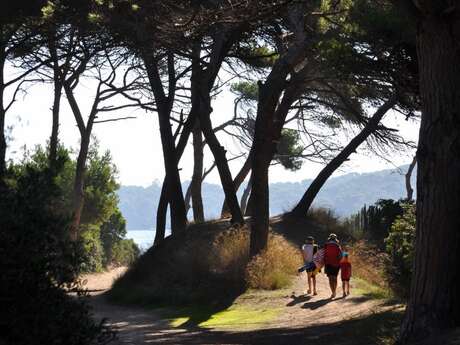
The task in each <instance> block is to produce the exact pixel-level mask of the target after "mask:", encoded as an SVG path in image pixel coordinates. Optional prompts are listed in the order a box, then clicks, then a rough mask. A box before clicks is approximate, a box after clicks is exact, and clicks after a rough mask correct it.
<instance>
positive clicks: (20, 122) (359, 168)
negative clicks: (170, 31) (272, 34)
mask: <svg viewBox="0 0 460 345" xmlns="http://www.w3.org/2000/svg"><path fill="white" fill-rule="evenodd" d="M91 95H92V90H91V88H89V87H86V88H81V89H80V90H79V93H78V94H77V99H78V100H79V102H80V104H81V105H82V106H83V107H88V106H89V105H90V104H91V102H92V96H91ZM52 100H53V99H52V86H51V85H46V84H37V85H35V86H33V87H30V88H29V89H28V90H27V94H26V95H23V96H19V97H18V100H17V102H16V103H15V104H14V105H13V107H12V108H11V110H10V111H9V113H8V114H7V119H6V123H7V126H11V127H12V132H11V135H12V138H13V140H12V141H11V142H10V143H9V148H8V152H7V157H8V158H12V159H18V158H20V157H21V156H22V154H23V153H22V152H23V149H22V147H23V146H24V145H25V146H26V147H27V149H29V150H30V149H32V148H33V147H34V146H35V145H37V144H41V145H45V143H46V141H47V140H48V138H49V135H50V133H51V110H50V109H51V106H52ZM212 106H213V109H214V112H213V115H212V121H213V124H214V125H218V124H219V123H221V122H223V121H225V120H226V119H229V118H230V117H231V116H232V112H233V95H232V94H231V93H230V92H229V91H225V92H222V93H221V94H220V95H219V96H218V98H217V99H216V100H215V101H214V103H213V105H212ZM61 107H62V110H61V121H60V140H61V142H64V143H65V145H66V146H67V147H69V146H70V147H72V148H75V149H77V148H78V140H79V132H78V129H77V127H76V125H75V120H74V118H73V115H72V112H71V111H70V109H69V107H68V104H67V99H66V98H65V97H63V99H62V103H61ZM121 116H123V117H124V116H137V118H136V119H132V120H125V121H120V122H109V123H103V124H96V125H95V129H94V131H93V133H94V134H95V135H96V136H97V138H98V139H99V141H100V146H101V149H102V150H106V149H108V150H110V152H111V154H112V156H113V160H114V163H115V164H116V166H117V167H118V170H119V182H120V183H122V184H123V185H141V186H148V185H150V184H151V183H152V182H153V181H154V180H162V179H163V177H164V169H163V156H162V150H161V142H160V136H159V129H158V122H157V116H156V114H154V113H153V114H147V113H145V112H144V111H133V110H132V109H125V110H122V111H119V112H114V113H105V114H103V115H101V117H100V119H106V118H114V117H121ZM384 124H386V125H387V126H390V127H393V128H397V129H399V130H400V134H401V135H403V136H404V138H405V139H407V140H412V141H415V142H416V141H417V137H418V127H419V126H418V124H417V123H414V122H412V121H405V120H404V118H403V117H402V116H401V115H398V114H395V113H389V114H387V116H386V117H385V119H384ZM221 139H222V143H223V144H225V146H226V148H227V150H228V151H229V152H233V153H238V152H239V150H238V147H237V146H236V145H235V144H234V143H233V141H232V140H230V139H228V138H224V137H221ZM190 146H191V145H189V147H188V149H187V150H186V151H185V153H184V155H183V157H182V160H181V162H180V168H181V169H182V170H181V177H182V180H183V181H186V180H189V179H190V178H191V174H192V167H193V157H192V152H191V149H190ZM413 154H414V152H413V151H408V152H406V153H405V154H401V153H395V154H390V155H389V156H388V157H387V159H390V160H391V161H392V164H391V163H388V162H386V161H384V160H383V159H380V158H378V157H376V156H374V155H372V154H370V153H366V152H363V150H359V151H358V153H356V154H353V155H352V156H351V157H350V160H349V161H348V162H347V164H346V165H345V166H344V167H343V168H342V169H341V170H340V171H338V172H337V173H336V175H340V174H344V173H349V172H369V171H375V170H381V169H387V168H393V167H394V166H398V165H402V164H408V163H409V162H410V161H411V159H412V158H411V157H412V156H413ZM211 163H212V157H211V155H210V153H209V151H207V152H206V158H205V167H208V166H210V165H211ZM242 163H243V162H242V160H235V161H233V162H231V163H230V165H231V169H232V173H233V174H236V172H237V171H238V170H239V168H240V166H241V164H242ZM321 167H322V166H321V165H319V164H313V163H309V162H306V163H305V164H304V165H303V167H302V168H301V169H300V170H299V171H296V172H289V171H286V170H284V169H283V168H282V167H280V166H274V167H272V168H271V170H270V181H271V182H279V181H300V180H303V179H307V178H313V177H314V176H315V175H316V174H317V173H318V172H319V171H320V169H321ZM206 182H212V183H219V176H218V174H217V171H216V169H215V171H213V172H212V173H211V174H210V175H209V176H208V177H207V179H206Z"/></svg>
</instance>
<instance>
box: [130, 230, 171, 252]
mask: <svg viewBox="0 0 460 345" xmlns="http://www.w3.org/2000/svg"><path fill="white" fill-rule="evenodd" d="M170 234H171V230H170V229H166V236H168V235H170ZM126 238H132V239H133V240H134V242H135V243H136V244H137V245H138V246H139V249H140V250H141V251H142V252H144V251H146V250H147V249H149V248H150V247H151V246H152V244H153V240H154V239H155V230H153V229H150V230H128V231H127V234H126Z"/></svg>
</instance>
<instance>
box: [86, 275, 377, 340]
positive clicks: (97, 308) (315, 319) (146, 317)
mask: <svg viewBox="0 0 460 345" xmlns="http://www.w3.org/2000/svg"><path fill="white" fill-rule="evenodd" d="M125 270H126V269H125V268H117V269H113V270H111V271H110V272H104V273H99V274H90V275H85V276H84V277H83V279H85V280H86V281H87V283H86V287H87V288H88V289H89V290H90V291H91V292H90V294H91V297H90V298H91V304H92V305H93V308H94V315H95V317H96V318H97V319H102V318H107V319H108V322H109V324H110V325H112V327H113V328H115V329H116V330H117V333H118V335H117V340H116V341H115V342H114V344H117V345H118V344H133V345H140V344H304V343H305V344H324V339H325V337H326V338H327V337H328V336H333V334H334V332H337V331H338V328H340V325H339V326H334V327H332V326H331V325H332V324H334V325H337V323H340V322H341V321H344V320H349V319H350V318H353V317H358V316H361V315H368V314H371V313H373V312H375V311H377V310H383V309H384V308H385V307H383V306H382V302H379V301H375V300H366V299H364V298H363V297H362V296H353V291H352V294H351V296H349V297H347V298H340V297H339V298H336V299H334V300H331V299H329V296H330V290H329V286H328V281H327V277H326V276H325V275H324V274H320V275H319V276H318V282H317V284H318V295H317V296H311V295H305V294H304V293H305V292H306V290H307V283H306V276H305V275H303V274H302V275H301V276H299V277H298V278H297V279H296V281H295V283H294V285H293V288H292V290H293V291H292V292H291V293H286V294H285V295H283V296H278V297H274V298H267V296H266V295H265V296H264V295H263V294H262V295H261V296H258V295H257V294H252V295H251V294H249V296H248V295H243V296H242V297H241V298H240V299H237V300H236V301H235V302H236V303H247V302H248V301H247V299H250V303H252V304H254V305H257V306H258V307H259V308H260V307H261V306H262V307H263V306H264V305H266V306H267V307H268V306H270V307H280V308H283V310H282V312H281V314H280V316H279V317H278V318H277V319H276V320H274V321H272V322H269V323H266V324H264V325H263V328H261V327H260V325H256V324H254V325H251V324H245V326H244V329H242V330H235V329H232V330H231V331H229V330H223V329H205V328H200V327H197V326H194V327H178V328H172V327H171V326H170V325H169V323H168V321H167V320H162V319H161V317H160V316H159V315H158V313H157V312H156V311H154V310H148V309H142V308H137V307H130V306H119V305H113V304H110V303H108V301H107V300H106V298H105V296H104V294H103V292H104V291H106V290H107V289H109V288H110V286H111V285H112V283H113V281H114V280H115V279H116V278H117V277H119V276H120V275H121V274H123V273H124V272H125ZM352 287H353V285H352ZM338 292H339V293H338V296H341V292H342V291H341V288H340V287H339V291H338ZM245 299H246V301H245ZM252 326H253V327H252ZM347 341H349V340H347V339H345V340H344V342H335V341H334V344H344V345H345V344H360V343H359V342H356V341H354V340H353V341H351V342H347Z"/></svg>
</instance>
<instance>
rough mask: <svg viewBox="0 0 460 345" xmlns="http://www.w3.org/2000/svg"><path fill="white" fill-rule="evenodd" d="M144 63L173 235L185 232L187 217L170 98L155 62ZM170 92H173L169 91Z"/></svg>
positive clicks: (145, 59)
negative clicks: (158, 133)
mask: <svg viewBox="0 0 460 345" xmlns="http://www.w3.org/2000/svg"><path fill="white" fill-rule="evenodd" d="M144 62H145V67H146V70H147V75H148V78H149V82H150V86H151V89H152V92H153V94H154V96H155V102H156V106H157V113H158V122H159V125H160V138H161V145H162V148H163V161H164V166H165V173H166V181H167V189H166V192H167V195H168V198H169V203H170V206H171V233H172V234H175V233H177V232H181V231H183V230H185V228H186V227H187V216H186V214H185V203H184V195H183V193H182V184H181V180H180V174H179V169H178V166H177V162H178V160H177V157H176V147H175V143H174V136H173V133H172V129H171V122H170V115H171V109H172V104H171V98H170V97H167V96H166V95H165V92H164V89H163V85H162V81H161V77H160V74H159V71H158V66H157V62H156V61H155V60H154V59H153V58H151V57H150V56H145V57H144ZM170 92H174V91H173V90H170Z"/></svg>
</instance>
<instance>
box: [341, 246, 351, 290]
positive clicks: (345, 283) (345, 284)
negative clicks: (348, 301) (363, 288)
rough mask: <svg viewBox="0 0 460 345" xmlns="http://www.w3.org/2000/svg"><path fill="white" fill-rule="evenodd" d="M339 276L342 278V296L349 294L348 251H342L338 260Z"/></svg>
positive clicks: (349, 264) (349, 267)
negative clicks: (340, 258)
mask: <svg viewBox="0 0 460 345" xmlns="http://www.w3.org/2000/svg"><path fill="white" fill-rule="evenodd" d="M340 276H341V278H342V289H343V297H346V296H348V295H349V294H350V278H351V263H350V261H349V260H348V253H347V252H343V254H342V260H340Z"/></svg>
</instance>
